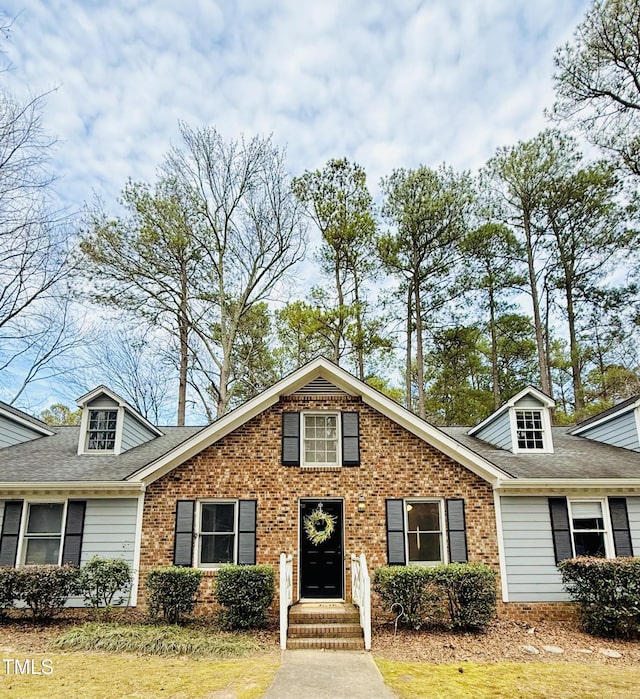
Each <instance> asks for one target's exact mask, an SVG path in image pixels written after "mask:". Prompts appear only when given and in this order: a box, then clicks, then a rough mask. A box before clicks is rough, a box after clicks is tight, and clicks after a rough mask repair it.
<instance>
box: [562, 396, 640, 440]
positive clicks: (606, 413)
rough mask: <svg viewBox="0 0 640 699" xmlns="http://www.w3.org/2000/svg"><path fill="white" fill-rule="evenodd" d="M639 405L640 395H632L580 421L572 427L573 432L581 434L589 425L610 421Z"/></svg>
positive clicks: (593, 425)
mask: <svg viewBox="0 0 640 699" xmlns="http://www.w3.org/2000/svg"><path fill="white" fill-rule="evenodd" d="M639 406H640V396H632V397H631V398H627V399H626V400H623V401H621V402H620V403H616V405H613V406H611V407H610V408H607V409H606V410H603V411H602V412H600V413H597V414H596V415H592V416H591V417H589V418H587V419H586V420H583V421H582V422H579V423H578V424H577V425H576V426H575V427H573V428H572V430H571V433H572V434H580V433H581V432H583V431H584V430H586V429H587V428H589V427H595V426H596V425H598V424H599V423H601V422H608V421H609V420H612V419H614V418H616V417H618V416H619V415H624V414H625V413H628V412H630V411H631V410H634V409H635V408H637V407H639Z"/></svg>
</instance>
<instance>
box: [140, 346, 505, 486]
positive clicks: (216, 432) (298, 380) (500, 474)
mask: <svg viewBox="0 0 640 699" xmlns="http://www.w3.org/2000/svg"><path fill="white" fill-rule="evenodd" d="M318 378H322V379H325V380H326V381H328V382H330V383H331V384H333V385H334V386H336V387H337V388H339V389H341V390H342V391H344V392H345V393H347V394H349V395H357V396H360V397H361V398H362V400H363V401H364V402H365V403H366V404H367V405H369V406H371V407H372V408H374V409H375V410H377V411H378V412H380V413H381V414H383V415H385V416H386V417H388V418H389V419H391V420H393V421H394V422H396V423H398V424H399V425H401V426H402V427H404V428H405V429H407V430H408V431H409V432H412V433H413V434H415V435H416V436H417V437H419V438H420V439H423V440H424V441H425V442H427V443H428V444H431V445H432V446H433V447H435V448H436V449H438V450H439V451H441V452H443V453H444V454H447V455H448V456H450V457H451V458H453V459H455V460H456V461H457V462H458V463H460V464H462V465H463V466H465V467H466V468H468V469H469V470H470V471H473V472H474V473H475V474H476V475H478V476H480V477H481V478H483V479H484V480H486V481H489V482H490V483H493V484H497V483H498V481H500V480H501V479H503V478H509V477H510V476H509V475H508V474H507V473H506V472H504V471H503V470H502V469H500V468H499V467H496V466H495V465H494V464H492V463H490V462H489V461H487V460H486V459H485V458H484V457H482V456H481V455H479V454H477V453H475V452H474V451H472V450H471V449H469V448H468V447H466V446H465V445H463V444H461V443H460V442H457V441H456V440H455V439H453V438H452V437H450V436H449V435H448V434H446V433H445V432H443V431H442V430H440V429H439V428H437V427H434V426H433V425H431V424H429V423H428V422H426V421H425V420H423V419H421V418H419V417H418V416H417V415H415V414H414V413H412V412H410V411H409V410H407V409H406V408H404V407H402V406H401V405H400V404H399V403H396V402H395V401H393V400H392V399H391V398H389V397H387V396H385V395H384V394H383V393H381V392H380V391H378V390H377V389H375V388H372V387H371V386H369V385H368V384H366V383H364V382H363V381H360V380H359V379H357V378H356V377H355V376H353V375H352V374H349V373H348V372H347V371H345V370H344V369H342V368H340V367H339V366H337V365H336V364H334V363H333V362H330V361H329V360H327V359H325V358H324V357H318V358H316V359H313V360H312V361H310V362H309V363H308V364H305V365H304V366H302V367H300V368H299V369H297V370H296V371H294V372H292V373H291V374H289V375H288V376H286V377H285V378H283V379H281V380H280V381H278V382H277V383H275V384H274V385H273V386H271V387H270V388H268V389H266V390H265V391H263V392H262V393H260V394H258V395H257V396H255V397H254V398H252V399H250V400H248V401H247V402H246V403H244V404H243V405H241V406H240V407H238V408H236V409H235V410H232V411H231V412H230V413H227V414H226V415H224V416H223V417H221V418H220V419H218V420H216V421H215V422H212V423H211V424H210V425H208V426H207V427H205V428H203V429H202V430H201V431H200V432H198V433H197V434H195V435H194V436H193V437H191V438H189V439H187V440H186V441H184V442H183V443H182V444H180V445H179V446H177V447H176V448H175V449H173V450H172V451H171V452H169V453H168V454H165V455H164V456H163V457H161V458H160V459H158V460H157V461H155V462H154V463H151V464H149V465H148V466H146V467H145V468H142V469H141V470H140V471H138V472H137V473H134V474H132V475H131V476H129V477H128V480H130V481H137V480H140V481H143V482H144V483H145V484H147V485H148V484H149V483H152V482H153V481H155V480H157V479H158V478H160V477H161V476H163V475H164V474H166V473H168V472H169V471H171V470H172V469H174V468H175V467H177V466H179V465H180V464H182V463H183V462H184V461H186V460H187V459H189V458H191V457H192V456H195V455H196V454H198V453H199V452H200V451H202V450H203V449H205V448H206V447H208V446H209V445H211V444H213V443H214V442H216V441H218V440H219V439H222V438H223V437H224V436H226V435H227V434H229V433H230V432H232V431H233V430H234V429H236V428H237V427H239V426H240V425H242V424H244V423H245V422H247V421H248V420H250V419H251V418H253V417H255V416H256V415H259V414H260V413H261V412H263V411H264V410H266V409H267V408H269V407H271V406H272V405H275V404H276V403H277V402H278V400H279V399H280V396H286V395H291V394H292V393H295V392H296V391H298V390H299V389H300V388H302V387H303V386H305V385H306V384H308V383H310V382H312V381H314V380H316V379H318Z"/></svg>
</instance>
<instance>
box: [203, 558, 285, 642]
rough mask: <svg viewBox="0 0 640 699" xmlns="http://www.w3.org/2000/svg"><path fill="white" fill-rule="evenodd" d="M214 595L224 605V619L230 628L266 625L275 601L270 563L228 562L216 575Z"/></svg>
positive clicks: (225, 624)
mask: <svg viewBox="0 0 640 699" xmlns="http://www.w3.org/2000/svg"><path fill="white" fill-rule="evenodd" d="M215 594H216V598H217V600H218V603H219V604H220V605H221V606H222V607H223V609H222V610H221V618H222V622H223V625H224V626H225V627H226V628H229V629H250V628H259V627H262V626H265V625H266V623H267V612H268V610H269V607H270V606H271V602H273V568H272V567H271V566H265V565H259V566H235V565H226V566H223V567H222V568H220V570H218V572H217V574H216V583H215Z"/></svg>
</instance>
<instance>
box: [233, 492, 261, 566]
mask: <svg viewBox="0 0 640 699" xmlns="http://www.w3.org/2000/svg"><path fill="white" fill-rule="evenodd" d="M256 524H257V502H256V500H239V501H238V564H239V565H241V566H254V565H255V564H256Z"/></svg>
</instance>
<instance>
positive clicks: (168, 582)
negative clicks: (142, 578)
mask: <svg viewBox="0 0 640 699" xmlns="http://www.w3.org/2000/svg"><path fill="white" fill-rule="evenodd" d="M203 575H204V573H203V572H202V571H201V570H197V569H196V568H182V567H178V566H168V567H166V568H156V569H155V570H152V571H151V572H150V573H149V575H147V580H146V586H147V587H148V588H149V590H150V591H151V594H150V595H149V615H150V616H152V617H157V616H158V615H159V614H162V618H163V619H164V620H165V621H166V622H168V623H170V624H179V623H180V621H181V620H182V617H183V616H184V615H185V614H189V613H190V612H192V611H193V609H194V607H195V606H196V603H197V601H198V600H197V598H196V594H197V592H198V588H199V587H200V582H201V581H202V576H203Z"/></svg>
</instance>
